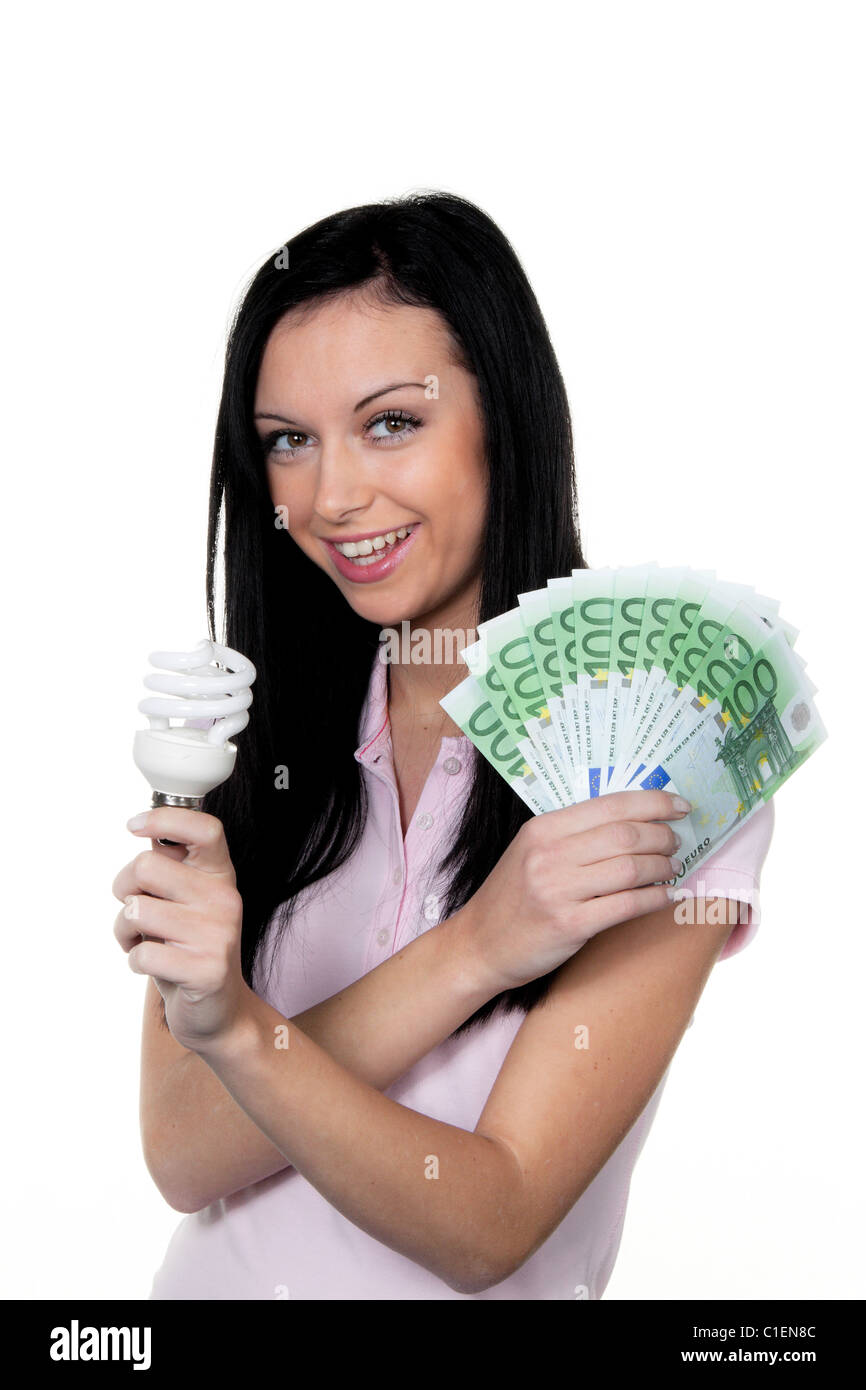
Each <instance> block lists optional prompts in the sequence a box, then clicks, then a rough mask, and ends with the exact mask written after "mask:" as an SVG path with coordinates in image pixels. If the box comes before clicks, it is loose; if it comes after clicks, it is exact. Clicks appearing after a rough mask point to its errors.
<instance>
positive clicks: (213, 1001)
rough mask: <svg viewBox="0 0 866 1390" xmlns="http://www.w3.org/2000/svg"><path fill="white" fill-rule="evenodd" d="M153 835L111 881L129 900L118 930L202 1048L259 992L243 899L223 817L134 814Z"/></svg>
mask: <svg viewBox="0 0 866 1390" xmlns="http://www.w3.org/2000/svg"><path fill="white" fill-rule="evenodd" d="M133 820H134V821H135V820H140V821H142V824H141V825H140V826H139V827H136V828H134V829H133V827H132V826H130V827H129V828H130V829H131V830H132V833H133V834H136V835H140V836H145V837H149V838H150V839H151V840H153V841H156V840H157V839H160V838H165V839H169V840H174V841H177V842H178V843H177V844H176V845H157V844H154V845H153V847H152V848H151V849H149V850H143V851H142V853H141V854H138V855H136V857H135V858H134V859H133V860H131V861H130V863H129V864H127V865H126V866H125V867H124V868H123V869H121V871H120V873H119V874H118V875H117V877H116V879H115V880H114V883H113V884H112V892H113V893H114V896H115V897H116V898H119V899H120V901H121V902H123V903H125V907H124V908H123V911H122V912H120V913H118V916H117V918H116V920H115V924H114V935H115V936H116V937H117V940H118V941H119V942H120V944H121V946H122V947H123V949H124V951H126V952H127V954H128V956H129V965H130V969H131V970H134V971H135V972H136V974H138V975H152V976H153V979H154V982H155V984H156V986H157V988H158V990H159V992H160V994H161V995H162V997H163V999H164V1000H165V1018H166V1022H167V1024H168V1026H169V1028H170V1030H171V1033H172V1036H173V1037H174V1038H175V1039H176V1041H177V1042H179V1043H180V1044H181V1045H182V1046H183V1047H187V1048H189V1049H191V1050H192V1051H194V1052H204V1051H206V1050H207V1048H208V1046H213V1044H214V1043H215V1042H217V1041H219V1040H222V1039H224V1038H225V1037H226V1036H227V1035H228V1033H229V1032H231V1030H232V1029H233V1028H234V1027H235V1026H236V1025H237V1024H238V1023H239V1022H240V1021H241V1018H242V1015H243V1012H244V1009H245V1007H246V1005H247V1003H248V1001H249V998H250V996H251V995H252V991H251V990H250V988H249V986H248V985H247V983H246V981H245V980H244V978H243V974H242V972H241V925H242V922H243V903H242V901H241V897H240V894H239V893H238V890H237V886H236V882H235V871H234V866H233V864H232V861H231V859H230V857H229V852H228V845H227V844H226V838H225V832H224V830H223V826H222V822H221V821H220V820H217V818H216V816H210V815H207V814H205V813H204V812H203V811H193V810H188V809H186V808H183V807H179V806H158V807H155V808H154V809H153V810H152V811H148V812H146V813H144V815H143V816H142V817H134V818H133Z"/></svg>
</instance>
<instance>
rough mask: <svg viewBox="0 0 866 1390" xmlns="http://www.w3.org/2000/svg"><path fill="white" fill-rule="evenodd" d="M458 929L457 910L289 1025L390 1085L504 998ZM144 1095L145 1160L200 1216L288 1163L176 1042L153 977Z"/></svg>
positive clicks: (175, 1203)
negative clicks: (478, 1012) (495, 999)
mask: <svg viewBox="0 0 866 1390" xmlns="http://www.w3.org/2000/svg"><path fill="white" fill-rule="evenodd" d="M463 928H464V922H463V917H462V915H461V913H460V912H458V913H456V914H455V916H454V917H451V918H450V919H449V920H448V921H446V922H443V923H441V924H440V925H439V926H436V927H431V928H430V930H429V931H426V932H425V933H424V934H423V935H422V936H420V937H417V938H416V939H415V940H414V941H411V942H409V943H408V944H407V945H406V946H404V947H403V949H402V950H400V951H398V952H397V953H396V954H395V955H393V956H390V957H389V958H388V959H387V960H385V961H383V962H382V964H381V965H378V966H377V967H376V968H375V969H374V970H371V971H369V972H368V973H367V974H366V975H364V976H362V977H361V979H360V980H357V981H355V983H354V984H352V985H351V986H349V987H348V988H347V989H344V990H341V991H340V992H339V993H338V994H334V995H332V996H331V998H330V999H325V1000H324V1001H323V1002H322V1003H320V1004H317V1005H315V1007H314V1008H311V1009H307V1010H306V1011H305V1012H304V1013H301V1014H298V1015H296V1016H295V1017H294V1018H293V1019H292V1020H291V1022H292V1023H293V1024H294V1025H295V1027H297V1028H299V1029H301V1030H302V1031H303V1032H304V1033H305V1034H306V1036H307V1037H309V1038H311V1039H313V1041H314V1042H316V1043H317V1044H318V1045H319V1046H320V1047H321V1048H323V1049H324V1050H325V1051H326V1052H327V1053H328V1054H329V1055H330V1056H331V1057H332V1058H333V1059H334V1060H335V1061H337V1062H339V1063H340V1064H341V1066H343V1067H345V1068H346V1069H347V1070H348V1071H350V1072H351V1073H352V1074H353V1075H354V1076H356V1077H357V1078H358V1079H359V1080H361V1081H365V1082H366V1083H367V1084H368V1085H369V1086H373V1087H375V1089H376V1090H378V1091H384V1090H387V1088H388V1087H389V1086H391V1085H392V1084H393V1083H394V1082H395V1081H396V1080H397V1079H398V1078H399V1077H400V1076H402V1075H404V1073H405V1072H407V1071H409V1070H410V1069H411V1068H412V1067H413V1066H414V1065H415V1063H416V1062H418V1061H419V1060H420V1059H421V1058H422V1057H424V1056H426V1055H427V1053H428V1052H430V1051H431V1050H432V1049H433V1048H434V1047H437V1046H438V1045H439V1044H440V1043H441V1042H443V1041H444V1039H445V1038H447V1037H449V1036H450V1034H451V1033H452V1032H453V1031H454V1029H455V1028H457V1027H458V1026H459V1024H461V1023H463V1022H465V1020H466V1019H467V1018H470V1017H471V1016H472V1014H474V1013H475V1011H476V1009H479V1008H480V1007H481V1005H482V1004H484V1003H486V1002H487V1000H488V999H492V998H493V997H494V995H495V994H497V993H498V992H499V988H500V986H499V983H498V982H497V981H495V980H494V979H492V978H489V977H488V976H487V972H486V971H485V970H484V968H483V962H480V961H476V960H475V957H474V955H473V954H471V953H470V951H469V950H468V948H467V941H466V934H465V931H464V929H463ZM371 1020H375V1025H372V1024H371ZM140 1095H141V1107H140V1108H141V1132H142V1141H143V1147H144V1156H145V1162H146V1163H147V1167H148V1170H149V1172H150V1174H151V1176H152V1178H153V1180H154V1182H155V1183H156V1185H157V1187H158V1188H159V1190H160V1192H161V1193H162V1195H163V1197H165V1199H166V1201H167V1202H168V1203H169V1204H170V1205H171V1206H172V1207H174V1208H175V1209H176V1210H177V1211H182V1212H192V1211H199V1210H201V1208H202V1207H205V1206H208V1205H209V1204H210V1203H211V1202H215V1201H218V1200H219V1199H220V1198H222V1197H226V1196H228V1195H229V1194H230V1193H232V1192H237V1191H239V1190H240V1189H241V1188H244V1187H248V1186H249V1185H250V1184H251V1183H254V1182H259V1181H261V1180H262V1179H263V1178H267V1177H270V1176H271V1175H272V1174H274V1173H278V1172H280V1171H281V1170H283V1169H285V1168H287V1167H290V1166H291V1165H290V1164H289V1163H288V1160H287V1159H286V1157H285V1155H284V1154H283V1153H282V1152H281V1151H280V1150H279V1149H278V1148H277V1147H276V1146H275V1145H274V1144H273V1143H272V1142H271V1140H270V1139H268V1137H267V1136H266V1135H265V1134H264V1133H263V1132H262V1130H261V1129H259V1127H258V1125H256V1124H255V1123H254V1122H253V1120H251V1119H250V1117H249V1116H248V1115H247V1114H246V1113H245V1111H244V1110H243V1109H242V1108H241V1106H240V1105H238V1103H237V1101H236V1100H235V1099H234V1098H233V1096H232V1095H231V1094H230V1093H229V1091H227V1090H226V1088H225V1086H224V1085H223V1084H222V1082H221V1081H220V1079H219V1077H218V1076H216V1075H215V1073H214V1072H213V1070H212V1069H211V1068H210V1067H209V1066H208V1065H207V1063H206V1062H205V1061H203V1059H202V1058H201V1057H200V1056H199V1055H198V1053H196V1052H191V1051H189V1050H188V1049H187V1048H185V1047H182V1046H181V1044H180V1043H178V1042H176V1041H175V1039H174V1038H173V1037H172V1035H171V1033H170V1032H169V1031H168V1029H167V1027H166V1025H165V1022H164V1009H163V1001H162V996H161V995H160V993H159V990H158V989H157V987H156V985H155V984H154V982H153V980H152V979H149V980H148V982H147V994H146V998H145V1008H144V1023H143V1030H142V1051H141V1092H140Z"/></svg>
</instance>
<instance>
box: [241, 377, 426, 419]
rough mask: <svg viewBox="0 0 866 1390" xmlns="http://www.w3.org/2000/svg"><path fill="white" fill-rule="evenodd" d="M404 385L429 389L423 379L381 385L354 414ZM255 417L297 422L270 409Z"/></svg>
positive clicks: (365, 398) (363, 401) (356, 408)
mask: <svg viewBox="0 0 866 1390" xmlns="http://www.w3.org/2000/svg"><path fill="white" fill-rule="evenodd" d="M404 386H417V387H418V389H419V390H420V391H426V389H427V388H426V385H425V384H424V382H423V381H393V382H392V383H391V385H390V386H380V388H379V390H378V391H374V392H373V394H372V395H371V396H365V397H364V399H363V400H362V401H359V402H358V404H357V405H356V406H355V408H354V410H353V411H352V414H353V415H354V414H355V412H356V411H358V410H360V409H361V408H362V406H365V405H369V404H370V402H371V401H375V400H376V398H377V397H378V396H387V394H388V392H389V391H400V390H402V388H403V387H404ZM253 419H254V420H282V422H283V424H284V425H291V424H294V423H295V422H294V421H293V420H290V419H289V418H288V417H287V416H286V415H275V414H274V413H273V412H272V411H270V410H267V411H265V410H257V411H256V413H255V415H254V416H253Z"/></svg>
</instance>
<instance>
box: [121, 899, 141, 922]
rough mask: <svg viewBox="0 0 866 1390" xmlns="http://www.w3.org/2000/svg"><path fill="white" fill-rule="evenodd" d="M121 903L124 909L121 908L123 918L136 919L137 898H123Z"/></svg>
mask: <svg viewBox="0 0 866 1390" xmlns="http://www.w3.org/2000/svg"><path fill="white" fill-rule="evenodd" d="M123 903H124V907H123V915H124V917H137V916H138V898H135V897H128V898H124V900H123Z"/></svg>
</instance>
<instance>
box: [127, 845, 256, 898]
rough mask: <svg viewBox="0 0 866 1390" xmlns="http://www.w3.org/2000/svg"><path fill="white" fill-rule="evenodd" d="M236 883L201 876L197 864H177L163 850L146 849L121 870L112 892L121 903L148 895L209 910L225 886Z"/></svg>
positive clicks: (219, 876) (225, 875)
mask: <svg viewBox="0 0 866 1390" xmlns="http://www.w3.org/2000/svg"><path fill="white" fill-rule="evenodd" d="M226 881H228V882H230V883H233V882H234V874H233V873H232V875H231V877H230V876H229V875H227V874H223V875H219V874H202V873H201V872H200V871H199V867H198V865H197V864H195V865H193V864H190V863H189V861H188V860H186V859H184V860H182V861H181V862H178V861H177V860H176V859H174V858H170V857H169V856H168V855H167V854H163V852H162V850H159V849H156V850H153V849H145V850H142V851H141V854H137V855H136V856H135V858H134V859H132V860H130V862H129V863H128V864H125V865H124V866H123V868H122V869H121V870H120V873H119V874H118V875H117V877H116V878H115V880H114V882H113V884H112V885H111V891H112V893H113V894H114V896H115V897H116V898H118V899H119V900H120V901H121V902H123V901H124V899H125V898H127V897H128V896H129V895H130V893H149V894H151V895H152V896H153V897H155V898H166V899H168V900H169V901H170V902H176V903H184V904H186V906H188V907H189V906H192V905H193V904H195V905H196V906H197V907H200V908H206V907H207V906H208V905H210V904H213V905H215V904H216V898H217V894H218V892H219V890H220V889H221V888H222V887H223V885H224V883H225V882H226Z"/></svg>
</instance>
